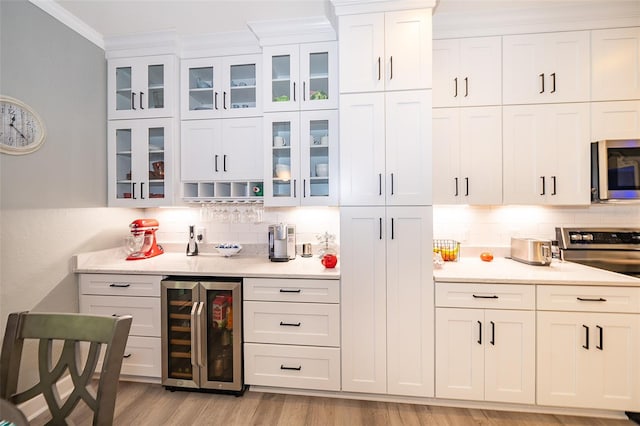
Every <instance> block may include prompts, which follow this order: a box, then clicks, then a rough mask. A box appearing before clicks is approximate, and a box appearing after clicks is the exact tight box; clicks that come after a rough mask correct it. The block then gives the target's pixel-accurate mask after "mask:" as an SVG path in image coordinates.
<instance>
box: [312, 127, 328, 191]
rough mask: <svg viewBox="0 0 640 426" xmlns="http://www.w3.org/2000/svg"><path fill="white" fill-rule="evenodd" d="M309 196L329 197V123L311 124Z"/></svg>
mask: <svg viewBox="0 0 640 426" xmlns="http://www.w3.org/2000/svg"><path fill="white" fill-rule="evenodd" d="M309 124H310V125H309V128H310V133H311V135H310V141H309V143H310V145H309V171H310V176H309V188H310V190H309V196H311V197H326V196H328V195H329V177H330V176H329V166H330V164H329V149H330V147H329V140H330V139H329V121H328V120H312V121H311V122H310V123H309Z"/></svg>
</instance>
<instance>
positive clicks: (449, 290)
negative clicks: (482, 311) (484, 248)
mask: <svg viewBox="0 0 640 426" xmlns="http://www.w3.org/2000/svg"><path fill="white" fill-rule="evenodd" d="M436 306H438V307H449V308H488V309H526V310H529V309H530V310H533V309H535V307H536V289H535V286H534V285H517V284H468V283H464V284H463V283H459V284H458V283H438V282H436Z"/></svg>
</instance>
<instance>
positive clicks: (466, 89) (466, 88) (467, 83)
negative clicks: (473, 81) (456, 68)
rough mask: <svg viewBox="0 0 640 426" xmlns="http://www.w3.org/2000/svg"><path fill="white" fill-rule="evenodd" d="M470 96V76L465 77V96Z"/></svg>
mask: <svg viewBox="0 0 640 426" xmlns="http://www.w3.org/2000/svg"><path fill="white" fill-rule="evenodd" d="M467 96H469V77H465V78H464V97H465V98H466V97H467Z"/></svg>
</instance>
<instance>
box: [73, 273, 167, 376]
mask: <svg viewBox="0 0 640 426" xmlns="http://www.w3.org/2000/svg"><path fill="white" fill-rule="evenodd" d="M160 280H162V277H161V276H157V275H111V274H81V275H80V312H81V313H86V314H93V315H131V316H132V317H133V322H132V323H131V330H130V331H129V339H128V340H127V347H126V349H125V355H124V360H123V362H122V370H121V372H120V374H121V376H122V377H123V378H126V377H127V376H129V377H131V378H142V380H145V379H158V380H159V379H160V377H161V374H162V358H161V354H162V350H161V348H162V345H161V340H160V333H161V325H160V318H161V310H160Z"/></svg>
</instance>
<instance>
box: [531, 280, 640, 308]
mask: <svg viewBox="0 0 640 426" xmlns="http://www.w3.org/2000/svg"><path fill="white" fill-rule="evenodd" d="M537 291H538V310H541V311H582V312H620V313H640V287H598V286H562V285H539V286H538V290H537Z"/></svg>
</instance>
